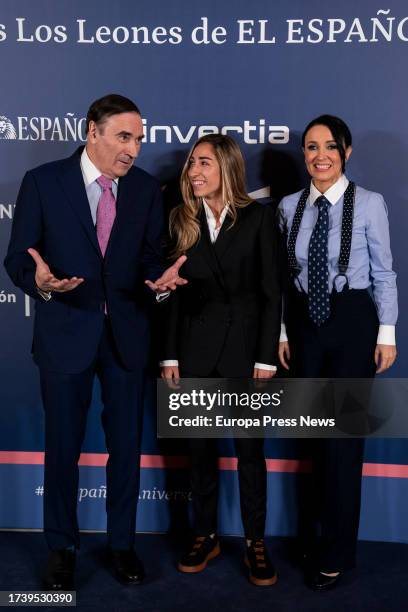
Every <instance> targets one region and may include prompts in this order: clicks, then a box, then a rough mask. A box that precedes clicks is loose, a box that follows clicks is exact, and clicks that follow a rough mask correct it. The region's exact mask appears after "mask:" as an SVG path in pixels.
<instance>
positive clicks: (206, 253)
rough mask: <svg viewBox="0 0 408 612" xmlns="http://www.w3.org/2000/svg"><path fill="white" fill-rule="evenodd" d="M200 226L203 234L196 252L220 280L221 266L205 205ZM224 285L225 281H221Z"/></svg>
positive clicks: (200, 217) (200, 215)
mask: <svg viewBox="0 0 408 612" xmlns="http://www.w3.org/2000/svg"><path fill="white" fill-rule="evenodd" d="M199 220H200V227H201V236H200V240H199V241H198V243H197V245H195V246H194V247H193V249H194V250H195V252H196V253H197V254H199V255H200V256H201V257H203V258H204V259H205V261H206V262H207V265H208V266H209V267H210V269H211V271H212V273H213V274H214V276H215V277H216V278H217V280H218V281H219V282H220V278H219V276H220V275H219V266H218V262H217V259H216V256H215V253H214V247H213V245H212V244H211V239H210V234H209V231H208V224H207V218H206V216H205V210H204V206H202V208H201V210H200V213H199ZM220 284H221V285H222V286H223V283H222V282H221V283H220Z"/></svg>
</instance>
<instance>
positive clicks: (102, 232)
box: [96, 175, 116, 257]
mask: <svg viewBox="0 0 408 612" xmlns="http://www.w3.org/2000/svg"><path fill="white" fill-rule="evenodd" d="M96 181H97V183H98V185H100V187H102V193H101V197H100V198H99V202H98V209H97V211H96V234H97V236H98V242H99V246H100V247H101V251H102V255H103V256H104V257H105V253H106V247H107V246H108V242H109V236H110V233H111V230H112V225H113V222H114V221H115V216H116V201H115V196H114V195H113V193H112V179H108V178H106V176H103V175H102V176H100V177H99V178H97V179H96Z"/></svg>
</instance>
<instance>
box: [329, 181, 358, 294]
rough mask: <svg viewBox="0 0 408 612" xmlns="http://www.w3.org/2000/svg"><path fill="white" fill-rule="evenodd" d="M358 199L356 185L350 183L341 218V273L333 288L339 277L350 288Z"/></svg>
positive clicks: (345, 195) (339, 264)
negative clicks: (349, 271) (351, 256)
mask: <svg viewBox="0 0 408 612" xmlns="http://www.w3.org/2000/svg"><path fill="white" fill-rule="evenodd" d="M355 198H356V185H355V183H353V182H352V181H350V182H349V184H348V186H347V189H346V191H345V192H344V202H343V216H342V218H341V241H340V255H339V261H338V266H339V272H338V274H336V276H335V277H334V280H333V287H335V283H336V279H337V278H338V277H339V276H344V277H345V279H346V286H347V287H348V278H347V274H346V272H347V268H348V266H349V261H350V251H351V238H352V235H353V216H354V215H353V212H354V200H355Z"/></svg>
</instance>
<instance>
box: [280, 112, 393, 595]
mask: <svg viewBox="0 0 408 612" xmlns="http://www.w3.org/2000/svg"><path fill="white" fill-rule="evenodd" d="M302 146H303V150H304V155H305V163H306V168H307V170H308V172H309V174H310V176H311V183H310V187H307V188H306V189H304V190H303V191H300V192H298V193H294V194H292V195H290V196H287V197H285V198H283V200H282V202H281V203H280V205H279V223H280V228H281V231H282V232H283V234H284V236H285V242H286V247H287V254H288V264H289V269H290V276H291V281H290V283H289V288H288V291H287V302H286V305H285V309H284V310H285V315H284V322H283V323H282V330H281V337H280V345H279V358H280V362H281V364H282V366H283V367H284V368H286V369H289V368H290V370H291V373H292V374H293V375H295V376H297V377H301V378H325V377H328V378H370V377H373V376H374V375H375V373H376V372H377V373H381V372H384V371H385V370H386V369H388V368H389V367H390V366H391V365H392V364H393V363H394V361H395V358H396V354H397V353H396V346H395V323H396V320H397V313H398V308H397V289H396V282H395V279H396V275H395V273H394V272H393V270H392V256H391V250H390V239H389V227H388V217H387V209H386V205H385V202H384V199H383V197H382V196H381V195H380V194H378V193H374V192H372V191H367V190H366V189H363V188H362V187H359V186H356V185H355V184H354V183H352V182H350V181H349V180H348V179H347V177H346V176H345V174H344V170H345V164H346V162H347V160H348V159H349V157H350V155H351V152H352V137H351V133H350V130H349V128H348V127H347V125H346V124H345V123H344V121H342V120H341V119H339V118H338V117H333V116H331V115H322V116H321V117H317V118H316V119H314V120H313V121H311V122H310V123H309V125H308V126H307V127H306V129H305V131H304V133H303V136H302ZM310 443H311V446H312V454H313V465H314V470H313V472H314V477H313V480H314V484H315V485H316V490H315V491H314V494H313V495H310V496H309V497H310V499H311V500H312V501H313V502H314V503H315V506H316V507H315V509H314V512H311V514H310V516H313V518H314V519H316V518H318V521H317V522H319V523H320V528H321V537H320V539H319V540H317V539H316V538H315V537H314V535H313V534H312V531H309V533H308V537H307V538H306V540H307V541H305V542H304V546H305V550H304V554H305V557H306V558H307V559H308V563H309V567H308V584H309V586H311V587H312V588H313V589H315V590H320V591H324V590H327V589H329V588H333V587H334V586H335V585H336V584H337V582H338V579H339V577H340V576H341V573H342V572H343V571H344V570H346V569H349V568H350V567H352V566H353V565H354V561H355V550H356V542H357V533H358V524H359V516H360V496H361V493H360V490H361V470H362V462H363V450H364V448H363V447H364V443H363V440H361V439H358V438H350V439H320V440H311V441H310ZM316 500H318V501H316Z"/></svg>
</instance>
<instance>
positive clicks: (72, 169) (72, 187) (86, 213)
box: [59, 149, 102, 257]
mask: <svg viewBox="0 0 408 612" xmlns="http://www.w3.org/2000/svg"><path fill="white" fill-rule="evenodd" d="M80 154H81V149H78V150H77V151H76V152H75V153H74V155H72V156H71V157H69V158H68V159H67V160H66V164H65V166H64V168H63V170H62V171H61V174H60V177H59V178H60V181H61V183H62V187H63V189H64V192H65V194H66V196H67V199H68V202H69V204H70V205H71V207H72V209H73V210H74V212H75V214H76V215H77V216H78V219H79V221H80V223H81V225H82V227H83V228H84V230H85V233H86V235H87V236H88V238H89V240H90V242H91V243H92V245H93V247H94V248H95V250H96V252H97V253H98V255H99V256H100V257H102V253H101V249H100V248H99V243H98V238H97V236H96V229H95V226H94V223H93V220H92V215H91V209H90V207H89V202H88V198H87V195H86V191H85V184H84V179H83V176H82V172H81V166H80Z"/></svg>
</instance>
